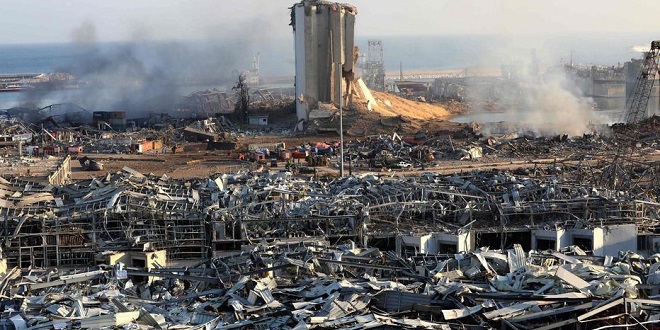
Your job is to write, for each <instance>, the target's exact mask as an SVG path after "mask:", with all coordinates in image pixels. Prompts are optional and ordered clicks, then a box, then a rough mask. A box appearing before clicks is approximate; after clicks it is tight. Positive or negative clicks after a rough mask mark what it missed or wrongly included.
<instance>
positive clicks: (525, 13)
mask: <svg viewBox="0 0 660 330" xmlns="http://www.w3.org/2000/svg"><path fill="white" fill-rule="evenodd" d="M293 3H294V1H284V0H241V1H236V0H186V1H182V0H1V1H0V17H1V18H2V21H3V32H2V33H0V44H2V43H34V42H66V41H71V40H73V38H74V37H73V35H74V32H73V31H74V30H76V29H77V28H78V27H80V26H81V25H82V24H83V22H85V21H87V22H92V23H93V25H94V28H95V38H96V40H98V41H110V40H132V39H136V38H141V39H187V38H202V39H203V38H209V37H224V36H227V35H232V34H234V33H238V31H241V30H242V31H243V32H242V33H246V31H247V33H250V34H259V35H261V36H262V37H263V36H267V37H271V38H285V37H287V36H289V35H290V34H291V28H290V27H289V26H288V24H289V12H288V9H287V7H290V6H291V5H292V4H293ZM350 3H352V4H354V5H356V6H357V7H358V19H357V33H358V35H361V36H392V35H443V34H445V35H446V34H536V33H560V34H563V33H571V32H658V33H660V20H659V19H658V18H657V14H658V13H660V1H657V0H577V1H576V0H551V1H541V0H537V1H532V0H529V1H525V0H499V1H498V0H479V1H477V0H405V1H402V0H396V1H394V0H352V1H350Z"/></svg>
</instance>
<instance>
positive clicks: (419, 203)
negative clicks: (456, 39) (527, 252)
mask: <svg viewBox="0 0 660 330" xmlns="http://www.w3.org/2000/svg"><path fill="white" fill-rule="evenodd" d="M607 168H608V166H607V165H602V166H601V167H600V168H594V167H592V168H590V169H584V168H580V167H575V168H570V167H568V166H566V167H560V166H558V165H555V166H553V167H551V168H548V169H545V170H541V169H538V170H536V171H535V173H528V174H527V175H525V174H524V173H522V172H521V173H519V174H514V173H510V172H503V171H497V170H492V171H477V172H469V173H464V174H461V175H458V174H453V175H444V176H440V175H433V174H431V173H429V174H426V175H423V176H421V177H407V178H406V177H399V176H395V175H379V174H365V175H361V176H351V177H347V178H343V179H334V180H330V181H328V180H323V181H322V180H317V181H310V180H309V178H306V177H296V176H293V175H292V174H291V173H290V172H287V171H278V172H269V171H267V170H266V171H261V172H252V171H242V172H239V173H236V174H222V175H216V176H214V177H210V178H205V179H190V180H174V179H171V178H168V177H167V176H161V177H158V176H152V175H143V174H141V173H138V172H137V171H134V170H132V169H130V168H124V170H122V171H120V172H118V173H114V174H110V173H109V174H107V175H105V176H101V177H98V178H94V179H89V180H86V181H80V182H77V183H74V184H69V185H64V186H52V185H48V184H39V183H34V182H29V181H24V180H22V179H18V178H10V177H7V178H5V179H3V180H2V182H1V185H0V188H1V189H2V191H4V192H5V193H4V196H3V197H2V198H1V199H0V201H1V203H2V204H1V208H0V215H2V216H3V217H5V219H6V221H5V224H4V227H3V228H0V235H1V236H2V237H3V238H4V244H5V245H4V246H5V247H6V248H5V251H4V252H5V253H6V256H7V258H8V260H9V261H10V263H12V264H19V265H33V266H35V267H40V266H49V265H52V266H57V265H62V263H63V261H64V259H63V258H62V257H61V254H62V253H63V252H62V250H65V249H66V250H67V251H74V252H72V253H71V256H70V257H69V258H66V260H68V261H67V262H71V263H73V264H74V265H75V264H79V265H87V264H90V263H92V262H93V255H94V253H95V252H97V251H99V250H105V249H112V248H118V247H124V246H137V245H138V243H139V242H148V243H149V244H150V246H151V247H153V248H156V249H166V250H168V253H169V258H170V259H187V258H203V257H204V256H206V255H209V254H210V253H212V251H215V250H222V248H220V247H221V246H224V245H226V244H230V245H232V244H236V245H240V244H246V243H251V242H254V241H258V240H262V239H266V240H268V241H276V240H288V239H298V238H309V237H317V238H318V237H323V238H326V239H332V240H337V239H354V240H356V241H358V242H365V240H366V241H368V240H369V239H370V238H371V237H372V236H383V235H385V236H393V235H399V234H402V233H407V234H411V233H416V234H422V235H423V234H425V233H431V232H439V233H446V234H452V235H460V234H461V233H464V232H466V231H468V232H469V231H477V232H506V231H507V230H510V229H513V228H525V230H527V231H529V230H532V229H543V228H564V229H570V228H593V227H598V226H604V225H618V224H630V223H633V224H635V225H636V226H637V227H638V229H639V230H640V231H644V232H649V233H655V232H658V221H659V220H660V219H659V218H658V208H659V204H658V202H657V200H656V198H655V197H654V195H651V194H648V192H649V191H650V190H652V189H656V187H647V186H645V185H644V182H641V183H635V182H634V180H631V179H632V178H631V177H628V178H627V179H626V180H625V182H626V183H627V185H625V186H624V185H621V184H619V187H620V188H622V189H621V190H613V189H608V188H603V187H600V186H598V185H597V183H598V179H599V176H598V175H597V174H596V175H594V176H592V177H589V176H586V175H585V173H587V172H589V171H591V172H593V173H603V171H606V170H607ZM621 179H623V178H621ZM590 180H593V181H590ZM62 235H66V236H67V237H69V236H70V237H71V238H70V239H69V238H67V239H66V241H67V242H71V243H70V244H65V243H63V242H62V241H61V240H60V241H58V240H59V239H58V237H60V238H61V236H62ZM51 248H52V250H51Z"/></svg>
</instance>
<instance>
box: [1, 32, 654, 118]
mask: <svg viewBox="0 0 660 330" xmlns="http://www.w3.org/2000/svg"><path fill="white" fill-rule="evenodd" d="M657 37H658V36H654V35H651V34H639V33H637V34H626V33H620V34H588V35H557V36H542V37H539V36H483V35H472V36H470V35H465V36H412V37H405V36H396V37H386V36H373V37H357V38H356V44H357V45H358V46H359V48H360V52H361V53H362V54H364V55H366V54H367V52H368V46H367V44H368V40H373V39H377V40H381V41H382V44H383V61H384V65H385V69H386V71H398V70H399V66H400V65H401V66H402V67H403V70H404V71H407V70H434V69H450V68H451V69H456V68H465V67H474V66H486V67H495V68H496V67H500V66H501V65H510V64H512V63H527V62H530V61H531V59H532V57H536V58H537V59H538V61H539V63H540V65H541V66H546V67H547V66H552V65H557V64H560V63H568V62H569V61H572V62H573V63H575V64H597V65H607V66H612V65H618V64H622V63H623V62H625V61H628V60H630V59H631V58H639V57H640V56H641V54H640V53H639V52H635V51H634V50H633V48H634V47H636V46H645V45H648V44H650V41H651V40H654V39H658V38H657ZM256 54H259V58H260V75H261V76H262V77H289V78H291V81H292V77H293V76H294V54H293V37H292V38H291V39H283V40H269V41H267V42H265V43H264V42H263V41H262V42H261V43H259V44H257V43H255V42H253V41H250V40H204V41H201V40H195V41H160V42H108V43H98V44H74V43H59V44H11V45H0V73H47V72H67V73H72V74H74V75H76V76H78V77H84V78H85V80H87V81H92V82H95V83H96V85H95V87H97V88H98V91H93V90H91V89H89V88H87V89H84V90H82V91H76V92H72V91H57V90H55V91H50V92H47V93H0V109H6V108H10V107H14V106H21V105H26V104H31V105H35V106H40V107H43V106H47V105H49V104H52V103H60V102H73V103H77V104H79V105H81V106H83V107H86V108H88V109H89V110H92V111H94V110H111V109H113V108H125V109H132V108H135V107H142V108H144V107H149V106H150V105H151V104H154V100H155V99H168V100H169V99H172V98H173V97H178V96H180V95H186V94H189V93H190V92H192V91H194V90H199V89H206V88H219V89H226V88H229V87H231V86H232V85H233V84H234V83H235V77H237V75H238V72H240V71H242V70H245V69H250V68H251V66H252V61H253V58H254V56H255V55H256ZM137 82H139V84H140V86H144V84H147V85H154V86H158V88H147V89H145V88H135V86H136V84H137ZM165 82H166V83H165ZM198 82H203V84H202V85H200V84H198ZM163 85H167V86H168V87H167V88H163ZM136 100H139V102H137V101H136ZM141 110H143V111H150V110H158V109H141Z"/></svg>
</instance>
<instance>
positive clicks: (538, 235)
mask: <svg viewBox="0 0 660 330" xmlns="http://www.w3.org/2000/svg"><path fill="white" fill-rule="evenodd" d="M539 240H548V241H554V243H555V244H554V247H553V248H554V249H555V250H559V249H561V248H563V247H567V246H569V245H571V243H572V242H571V237H570V235H567V234H566V231H565V230H564V229H558V230H532V250H538V249H539V247H538V244H537V243H538V241H539Z"/></svg>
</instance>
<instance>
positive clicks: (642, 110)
mask: <svg viewBox="0 0 660 330" xmlns="http://www.w3.org/2000/svg"><path fill="white" fill-rule="evenodd" d="M658 60H660V40H656V41H652V42H651V49H649V51H648V52H647V53H646V56H645V57H644V61H643V62H642V65H641V70H640V71H639V75H638V76H637V80H636V81H635V86H634V87H633V90H632V93H631V95H630V97H629V99H628V101H627V102H626V108H625V109H624V112H623V118H621V119H622V121H623V122H625V123H627V124H634V123H637V122H640V121H642V120H644V119H646V116H647V111H646V108H647V106H648V104H649V99H650V98H651V94H652V93H653V84H654V83H655V80H656V79H655V78H656V75H657V74H658V73H659V72H658Z"/></svg>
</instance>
